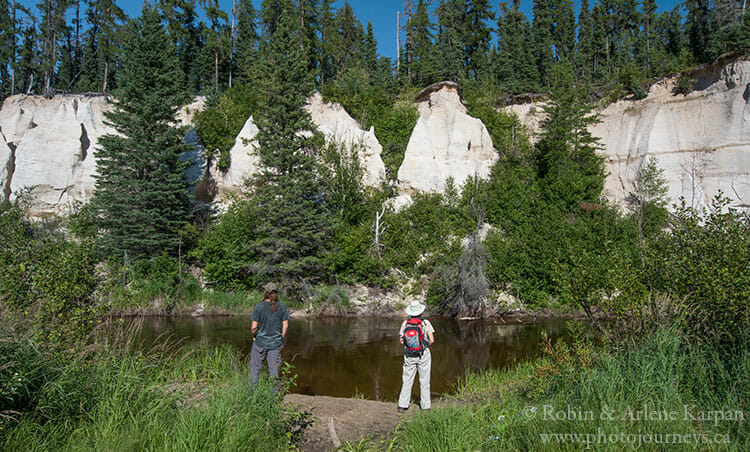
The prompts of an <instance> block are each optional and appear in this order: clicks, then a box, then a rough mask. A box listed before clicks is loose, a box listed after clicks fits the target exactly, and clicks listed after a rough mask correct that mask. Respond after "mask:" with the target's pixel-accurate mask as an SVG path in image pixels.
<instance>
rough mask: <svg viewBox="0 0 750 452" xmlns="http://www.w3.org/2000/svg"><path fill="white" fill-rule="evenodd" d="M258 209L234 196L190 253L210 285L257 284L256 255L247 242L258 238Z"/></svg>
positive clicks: (253, 285) (230, 286)
mask: <svg viewBox="0 0 750 452" xmlns="http://www.w3.org/2000/svg"><path fill="white" fill-rule="evenodd" d="M260 221H261V214H260V212H257V211H256V207H255V205H254V204H252V203H251V202H250V201H248V200H245V199H235V200H234V201H233V202H232V203H231V204H230V205H229V208H228V209H227V211H226V212H225V213H224V214H223V215H222V216H221V217H220V218H219V219H218V221H216V222H215V223H214V224H212V225H211V226H210V227H209V229H208V231H206V233H205V234H204V235H203V236H202V237H201V238H200V240H199V242H198V246H197V247H196V248H195V249H193V250H192V251H191V252H190V258H191V259H194V260H195V261H196V262H197V263H198V264H199V265H200V266H202V267H203V269H204V270H205V274H206V277H207V278H208V281H209V282H210V284H211V285H213V286H215V287H216V288H224V289H246V288H255V287H259V286H260V285H261V284H263V283H264V281H257V280H256V279H255V278H254V276H253V275H254V272H252V271H251V267H252V266H253V265H254V264H255V262H256V258H255V256H254V255H253V253H252V252H251V251H250V245H251V244H252V242H253V241H254V240H255V239H256V238H257V227H258V224H259V222H260Z"/></svg>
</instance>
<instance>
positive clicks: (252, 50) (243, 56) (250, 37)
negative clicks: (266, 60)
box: [235, 0, 258, 82]
mask: <svg viewBox="0 0 750 452" xmlns="http://www.w3.org/2000/svg"><path fill="white" fill-rule="evenodd" d="M237 7H238V12H237V36H236V38H235V39H236V43H235V54H236V56H235V59H236V62H237V73H238V76H239V78H240V79H241V80H243V81H245V82H248V81H250V79H251V77H252V73H253V66H254V64H255V60H256V57H257V51H258V31H257V28H256V25H255V20H256V15H257V13H256V11H255V8H254V7H253V2H252V1H251V0H240V2H239V3H238V4H237Z"/></svg>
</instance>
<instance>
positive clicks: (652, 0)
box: [642, 0, 656, 73]
mask: <svg viewBox="0 0 750 452" xmlns="http://www.w3.org/2000/svg"><path fill="white" fill-rule="evenodd" d="M642 17H643V41H644V43H645V49H644V50H645V58H644V59H643V62H642V64H645V66H646V68H647V70H648V73H651V71H652V67H653V64H652V57H653V54H654V50H655V49H654V47H655V43H654V41H655V39H654V36H655V33H654V29H655V28H656V27H655V25H656V0H643V16H642Z"/></svg>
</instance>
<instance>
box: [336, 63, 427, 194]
mask: <svg viewBox="0 0 750 452" xmlns="http://www.w3.org/2000/svg"><path fill="white" fill-rule="evenodd" d="M322 93H323V96H324V98H325V99H326V101H329V102H338V103H340V104H341V105H342V106H343V107H344V109H345V110H346V111H347V112H348V113H349V114H350V115H351V116H352V117H353V118H354V119H355V120H357V121H359V123H360V125H361V126H362V128H364V129H369V128H370V127H374V128H375V136H376V137H377V139H378V141H379V142H380V144H381V145H382V146H383V155H382V158H383V162H384V163H385V167H386V175H387V177H388V179H391V180H395V179H396V176H397V173H398V169H399V167H400V166H401V162H402V161H403V158H404V152H406V145H407V144H408V142H409V138H410V137H411V132H412V130H413V129H414V126H415V125H416V124H417V119H418V118H419V113H418V112H417V110H416V108H414V106H413V105H412V101H413V99H414V92H413V90H404V92H402V93H401V95H400V96H394V95H392V94H389V93H387V92H386V91H385V90H384V89H383V88H381V87H379V86H374V85H373V84H371V83H370V81H369V80H368V79H367V75H366V73H365V72H364V70H363V69H360V68H349V69H347V70H344V71H342V72H341V73H340V74H338V75H337V77H336V79H335V80H332V81H330V82H328V83H326V85H325V86H324V88H323V91H322Z"/></svg>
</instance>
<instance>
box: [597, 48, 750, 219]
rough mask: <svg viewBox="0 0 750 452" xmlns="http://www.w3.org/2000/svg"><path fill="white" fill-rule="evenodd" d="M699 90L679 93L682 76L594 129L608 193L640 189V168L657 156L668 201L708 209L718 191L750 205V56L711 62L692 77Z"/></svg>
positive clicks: (619, 106) (620, 107) (612, 110)
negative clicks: (601, 146)
mask: <svg viewBox="0 0 750 452" xmlns="http://www.w3.org/2000/svg"><path fill="white" fill-rule="evenodd" d="M693 76H694V77H695V80H696V82H695V85H696V89H695V90H694V91H692V92H691V93H689V94H687V95H674V94H672V89H673V88H674V84H675V83H676V81H677V79H676V78H670V79H668V80H665V81H662V82H661V83H657V84H655V85H654V86H652V87H651V89H650V91H649V95H648V97H647V98H646V99H643V100H641V101H636V102H628V101H621V102H617V103H614V104H612V105H609V106H608V107H607V108H606V109H604V111H602V113H601V122H600V123H599V124H596V125H594V126H592V127H591V132H592V134H593V135H594V136H598V137H601V139H602V143H603V144H604V149H603V154H604V156H605V158H606V165H607V170H608V171H609V176H608V177H607V181H606V186H605V192H606V194H607V195H608V196H610V197H613V198H615V199H617V200H619V201H622V200H624V199H625V198H626V197H627V196H628V194H629V193H630V192H631V191H632V190H633V180H634V178H635V175H636V173H637V171H638V168H640V167H641V165H643V164H644V162H645V161H646V159H647V158H650V157H654V158H655V159H656V160H657V161H658V163H659V166H660V167H661V168H663V169H664V176H665V178H666V179H667V181H668V183H669V194H668V196H669V198H670V201H671V202H677V201H678V199H679V198H680V197H683V198H684V199H685V201H686V203H687V205H688V206H692V207H703V206H707V205H709V204H710V202H711V199H712V198H713V197H714V196H715V195H716V194H717V193H718V192H719V191H722V192H724V195H725V196H727V197H729V198H730V199H731V200H732V205H734V206H735V207H742V208H747V207H750V104H748V102H750V61H747V60H746V59H744V58H743V59H740V60H737V61H734V62H731V63H729V64H726V65H723V64H720V65H715V66H708V67H706V68H703V69H701V70H700V71H698V72H696V73H694V74H693Z"/></svg>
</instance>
